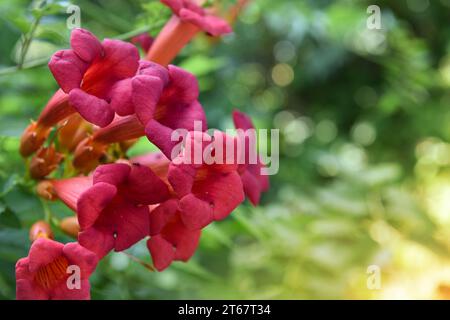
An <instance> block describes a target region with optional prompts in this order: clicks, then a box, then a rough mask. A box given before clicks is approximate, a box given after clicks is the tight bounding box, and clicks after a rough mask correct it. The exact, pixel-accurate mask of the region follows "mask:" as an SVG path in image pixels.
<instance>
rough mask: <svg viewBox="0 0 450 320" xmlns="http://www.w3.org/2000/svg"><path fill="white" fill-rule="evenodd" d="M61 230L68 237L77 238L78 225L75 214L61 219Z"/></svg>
mask: <svg viewBox="0 0 450 320" xmlns="http://www.w3.org/2000/svg"><path fill="white" fill-rule="evenodd" d="M59 227H60V228H61V230H62V231H63V232H64V233H65V234H67V235H68V236H70V237H73V238H77V237H78V233H79V232H80V225H79V224H78V219H77V217H75V216H72V217H67V218H64V219H62V220H61V222H60V223H59Z"/></svg>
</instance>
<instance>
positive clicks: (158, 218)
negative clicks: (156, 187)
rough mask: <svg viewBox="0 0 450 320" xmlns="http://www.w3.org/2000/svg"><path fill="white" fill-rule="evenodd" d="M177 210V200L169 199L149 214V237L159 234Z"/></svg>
mask: <svg viewBox="0 0 450 320" xmlns="http://www.w3.org/2000/svg"><path fill="white" fill-rule="evenodd" d="M177 210H178V200H176V199H170V200H167V201H164V202H163V203H161V204H160V205H159V206H157V207H156V208H155V209H153V210H152V211H151V212H150V229H149V230H150V232H149V234H150V235H151V236H154V235H157V234H158V233H161V231H162V229H163V228H164V227H165V225H166V224H167V222H168V221H169V220H170V219H171V218H173V216H174V215H175V213H176V212H177Z"/></svg>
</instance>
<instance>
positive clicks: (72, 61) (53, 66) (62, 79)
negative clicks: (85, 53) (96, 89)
mask: <svg viewBox="0 0 450 320" xmlns="http://www.w3.org/2000/svg"><path fill="white" fill-rule="evenodd" d="M48 67H49V69H50V71H51V72H52V74H53V77H55V80H56V82H58V84H59V86H60V87H61V89H62V90H63V91H64V92H65V93H69V92H70V90H72V89H75V88H79V87H80V84H81V81H82V79H83V75H84V73H85V72H86V70H87V68H88V64H87V63H86V62H84V61H83V60H81V59H80V58H79V57H78V56H77V55H76V54H75V53H74V52H73V50H60V51H58V52H56V53H55V54H54V55H53V56H52V58H51V59H50V62H49V63H48Z"/></svg>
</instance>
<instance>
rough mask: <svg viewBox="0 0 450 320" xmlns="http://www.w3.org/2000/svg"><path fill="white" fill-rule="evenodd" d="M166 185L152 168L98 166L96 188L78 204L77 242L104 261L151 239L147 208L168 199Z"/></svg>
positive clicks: (122, 164) (85, 193)
mask: <svg viewBox="0 0 450 320" xmlns="http://www.w3.org/2000/svg"><path fill="white" fill-rule="evenodd" d="M168 194H169V191H168V189H167V186H166V184H165V183H164V182H163V181H162V180H161V179H159V178H158V177H157V176H156V175H155V174H154V173H153V172H152V171H151V170H150V169H149V168H147V167H144V166H141V165H137V164H134V165H131V166H130V165H128V164H124V163H114V164H106V165H102V166H99V167H98V168H97V169H96V170H95V172H94V175H93V185H92V187H90V188H89V189H87V190H86V191H85V192H83V193H82V194H81V196H80V197H79V199H78V201H77V216H78V222H79V224H80V231H81V232H80V234H79V236H78V241H79V242H80V244H81V245H83V246H84V247H86V248H88V249H89V250H91V251H93V252H95V253H97V255H98V256H99V257H100V258H102V257H103V256H105V255H106V254H107V253H108V252H109V251H110V250H112V249H114V250H115V251H122V250H125V249H128V248H129V247H131V246H132V245H133V244H135V243H136V242H138V241H139V240H141V239H143V238H145V237H146V236H147V235H148V232H149V230H148V224H149V222H148V219H149V207H148V205H151V204H156V203H160V202H163V201H164V200H166V199H167V198H168Z"/></svg>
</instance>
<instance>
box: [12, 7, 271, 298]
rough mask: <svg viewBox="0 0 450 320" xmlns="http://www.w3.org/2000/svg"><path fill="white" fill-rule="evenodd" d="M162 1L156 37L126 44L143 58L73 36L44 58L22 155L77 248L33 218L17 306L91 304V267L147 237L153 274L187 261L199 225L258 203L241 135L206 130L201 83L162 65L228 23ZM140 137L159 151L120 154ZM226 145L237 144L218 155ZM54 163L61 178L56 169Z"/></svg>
mask: <svg viewBox="0 0 450 320" xmlns="http://www.w3.org/2000/svg"><path fill="white" fill-rule="evenodd" d="M162 2H163V3H164V4H166V5H167V6H169V7H170V8H171V10H172V11H173V16H172V18H171V19H170V21H169V22H168V23H167V25H166V26H165V27H164V28H163V29H162V31H161V32H160V34H159V35H158V36H157V37H156V39H154V40H153V39H151V38H149V37H148V36H146V35H141V36H139V37H135V38H133V39H132V42H133V43H138V44H140V45H141V46H142V49H144V50H146V58H145V60H143V59H141V58H140V56H139V50H138V49H137V48H136V47H135V46H134V45H133V44H132V43H129V42H124V41H119V40H111V39H105V40H103V41H99V40H98V39H97V38H96V37H95V36H94V35H93V34H92V33H91V32H89V31H88V30H85V29H74V30H73V31H72V33H71V37H70V46H71V48H70V49H66V50H61V51H58V52H56V53H55V54H54V55H53V57H52V58H51V60H50V62H49V65H48V66H49V69H50V71H51V73H52V74H53V76H54V78H55V80H56V82H57V83H58V85H59V90H58V91H57V92H56V93H55V94H54V96H53V97H52V98H51V99H50V101H49V102H48V104H47V106H46V107H45V108H44V110H43V111H42V113H41V115H40V116H39V118H38V119H37V121H35V122H32V123H31V124H30V126H28V128H26V130H25V132H24V134H23V136H22V140H21V147H20V152H21V154H22V155H23V156H24V157H31V160H30V161H29V164H30V166H29V171H30V176H31V177H32V178H34V179H36V180H38V183H37V188H36V190H37V193H38V194H39V195H40V196H41V197H43V198H44V199H45V200H46V201H52V200H56V199H59V200H60V201H62V202H63V203H65V204H66V205H67V206H68V207H69V208H70V209H72V210H73V211H74V213H75V216H73V217H68V218H66V219H64V220H63V221H60V223H59V227H60V229H61V230H62V231H64V232H65V233H67V234H68V235H71V236H73V237H74V238H75V239H76V242H73V243H68V244H62V243H59V242H57V241H55V240H54V239H53V238H54V236H53V232H52V230H51V227H50V225H49V224H48V223H47V222H49V221H47V222H44V221H38V222H36V223H35V224H34V225H33V226H32V228H31V230H30V240H31V242H32V245H31V248H30V252H29V255H28V257H26V258H22V259H20V260H19V261H18V262H17V265H16V279H17V299H89V298H90V284H89V276H90V275H91V273H93V272H94V270H95V267H96V265H97V262H98V261H99V260H100V259H102V258H103V257H105V256H106V255H107V254H108V253H109V252H111V251H116V252H119V251H124V250H126V249H128V248H130V247H132V246H133V245H135V244H136V243H138V242H139V241H141V240H144V239H146V241H147V247H148V250H149V253H150V255H151V258H152V261H153V265H154V267H155V268H156V269H157V270H158V271H162V270H164V269H166V268H167V267H168V266H169V265H170V264H171V263H172V262H173V261H187V260H189V259H190V258H191V257H192V255H193V254H194V252H195V250H196V248H197V246H198V244H199V241H200V236H201V232H202V229H203V228H205V227H206V226H208V225H209V224H211V223H212V222H214V221H217V220H222V219H225V218H226V217H227V216H228V215H229V214H230V213H231V212H232V211H233V210H234V209H235V208H236V207H237V206H239V204H241V203H242V202H243V201H244V199H245V198H246V197H247V198H248V199H249V201H250V202H251V203H252V204H253V205H257V204H258V203H259V200H260V196H261V193H262V192H264V191H266V190H267V189H268V188H269V181H268V178H267V176H264V175H262V174H261V168H262V167H263V164H262V162H261V160H260V159H259V157H257V161H256V162H251V161H250V158H251V155H252V154H254V153H255V152H256V147H255V146H254V145H252V144H250V143H245V142H246V141H247V140H248V138H249V137H248V136H245V137H241V136H229V135H227V134H225V133H223V132H221V131H217V130H216V131H213V132H212V133H211V132H210V131H209V130H208V125H207V120H206V116H205V112H204V110H203V107H202V105H201V104H200V102H199V100H198V98H199V88H198V82H197V79H196V78H195V76H194V75H192V74H191V73H189V72H187V71H185V70H183V69H181V68H179V67H177V66H175V65H171V64H170V62H171V61H172V59H173V58H174V57H175V56H176V54H177V53H178V52H179V51H180V50H181V48H182V47H184V46H185V45H186V44H187V43H188V42H189V41H190V40H191V39H192V37H193V36H194V35H195V34H197V33H198V32H200V31H204V32H206V33H208V34H209V35H212V36H219V35H223V34H226V33H229V32H231V28H230V26H229V25H228V23H227V22H225V20H222V19H221V18H219V17H217V16H215V15H212V14H211V12H210V11H209V10H207V9H204V8H201V7H199V6H198V5H197V4H195V3H194V2H193V1H191V0H162ZM233 120H234V123H235V127H236V129H242V130H248V129H254V127H253V124H252V121H251V119H250V118H249V117H248V116H247V115H245V114H244V113H242V112H239V111H234V113H233ZM179 130H181V132H183V134H181V135H178V139H173V136H174V133H178V132H179ZM52 131H54V132H55V134H54V137H52V141H49V142H48V144H46V141H47V140H49V139H48V138H49V135H50V133H51V132H52ZM141 137H147V139H148V140H149V141H150V142H151V143H153V144H154V145H155V146H157V147H158V148H159V150H160V151H158V152H153V153H150V154H146V155H142V156H138V157H135V158H131V159H130V158H128V157H127V156H126V150H127V149H128V148H129V147H130V146H131V145H133V143H134V142H135V141H136V139H138V138H141ZM55 140H56V141H55ZM55 142H57V143H55ZM181 142H182V144H180V143H181ZM229 142H232V143H233V145H239V143H241V144H242V145H244V148H241V149H240V150H238V148H236V147H235V148H233V149H232V150H230V149H227V148H224V146H225V145H228V143H229ZM180 146H181V147H180ZM177 148H178V149H177ZM224 149H226V151H225V152H224V151H223V150H224ZM174 150H177V152H174ZM195 151H200V153H201V155H202V157H201V159H200V161H198V159H194V158H195V157H196V152H195ZM231 151H232V152H231ZM239 157H240V158H241V160H242V161H238V158H239ZM230 159H231V161H230ZM217 160H219V161H217ZM63 161H64V163H62V162H63ZM59 166H63V167H64V176H63V177H61V176H58V175H56V174H54V173H55V170H56V169H57V168H58V167H59ZM72 271H73V272H72Z"/></svg>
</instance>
